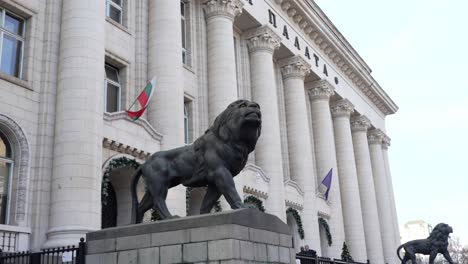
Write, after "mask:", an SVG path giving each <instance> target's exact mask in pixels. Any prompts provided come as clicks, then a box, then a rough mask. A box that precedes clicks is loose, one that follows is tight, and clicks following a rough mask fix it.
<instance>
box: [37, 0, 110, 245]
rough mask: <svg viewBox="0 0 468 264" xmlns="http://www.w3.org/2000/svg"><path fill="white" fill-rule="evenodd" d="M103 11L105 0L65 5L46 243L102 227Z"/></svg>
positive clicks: (60, 241)
mask: <svg viewBox="0 0 468 264" xmlns="http://www.w3.org/2000/svg"><path fill="white" fill-rule="evenodd" d="M104 14H105V5H104V1H95V0H82V1H64V2H63V3H62V21H61V35H60V54H59V67H58V68H59V69H60V71H59V73H58V85H57V95H56V96H57V98H56V99H57V100H56V116H55V137H54V156H53V157H54V161H53V172H52V183H51V192H52V193H51V201H50V218H49V228H50V229H49V230H48V232H47V242H46V244H45V247H57V246H64V245H72V244H76V243H77V242H78V241H79V239H80V237H82V236H84V234H85V233H87V232H89V231H93V230H97V229H99V228H100V227H101V226H100V225H101V165H102V164H101V163H102V162H101V159H102V126H103V119H102V118H103V117H102V116H103V110H104V108H103V93H102V85H103V76H104V37H105V30H104V26H105V22H104V21H105V17H104ZM83 21H86V22H83ZM77 43H87V45H77Z"/></svg>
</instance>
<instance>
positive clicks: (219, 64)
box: [0, 0, 400, 263]
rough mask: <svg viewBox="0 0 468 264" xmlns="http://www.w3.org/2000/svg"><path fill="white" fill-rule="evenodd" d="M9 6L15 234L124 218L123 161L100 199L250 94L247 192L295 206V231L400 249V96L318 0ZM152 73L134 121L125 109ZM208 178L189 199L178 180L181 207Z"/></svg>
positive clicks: (62, 240) (4, 105)
mask: <svg viewBox="0 0 468 264" xmlns="http://www.w3.org/2000/svg"><path fill="white" fill-rule="evenodd" d="M0 10H1V22H0V41H1V43H2V45H1V47H0V48H1V52H0V54H1V56H0V136H1V143H0V173H1V174H0V176H1V181H2V188H1V189H2V190H1V191H2V200H1V218H2V219H0V220H1V221H2V222H1V225H0V230H1V231H0V233H1V232H3V234H4V236H3V237H6V236H9V237H10V240H8V241H10V242H7V239H5V238H3V239H0V240H1V241H0V242H2V243H3V248H4V250H7V251H8V250H9V251H13V250H27V249H39V248H43V247H55V246H63V245H69V244H74V243H76V242H77V241H78V240H79V238H80V237H81V236H83V235H84V234H85V233H86V232H88V231H91V230H97V229H100V228H101V227H102V217H114V218H115V219H113V220H114V222H115V224H116V225H124V224H128V221H129V215H128V212H129V210H130V209H129V208H130V207H129V206H130V203H129V201H130V200H129V199H130V198H129V194H128V187H129V174H130V173H131V170H130V169H129V168H122V169H119V170H115V171H113V172H112V173H111V175H110V183H111V185H112V189H113V191H112V193H113V194H112V195H113V196H114V198H115V199H114V200H116V201H117V202H116V203H115V204H116V205H115V206H116V208H114V210H115V213H114V215H111V216H109V215H105V216H103V215H102V211H103V207H105V206H107V205H105V206H104V205H102V202H101V192H102V190H101V183H102V179H103V175H104V173H105V172H106V170H107V168H108V167H109V166H110V164H112V161H113V160H116V159H118V158H121V157H126V158H127V159H136V161H137V162H140V163H141V162H143V161H144V160H145V159H146V158H147V157H148V155H150V153H154V152H156V151H159V150H166V149H169V148H173V147H177V146H181V145H183V144H190V142H191V141H192V140H193V139H195V138H197V137H198V136H200V135H201V134H202V133H204V131H205V129H206V128H207V127H208V126H209V125H210V123H211V122H212V121H213V119H214V118H215V117H216V116H217V115H218V114H219V113H220V112H221V111H222V110H223V109H224V108H225V107H226V106H227V105H228V104H229V103H230V102H232V101H234V100H236V99H238V98H246V99H251V100H255V101H256V102H258V103H259V104H260V105H261V108H262V112H263V129H262V131H263V132H262V136H261V138H260V140H259V142H258V145H257V148H256V150H255V152H254V153H253V154H252V155H251V156H250V157H249V163H248V165H247V166H246V168H245V169H244V170H243V171H242V172H241V174H240V175H239V176H237V177H236V184H237V189H238V191H239V192H240V193H241V194H242V196H243V197H244V198H246V197H247V196H253V197H255V198H256V199H257V201H258V200H260V201H261V202H262V203H263V205H264V207H265V209H266V212H268V213H271V214H274V215H277V216H278V217H279V218H280V219H282V220H283V221H285V222H287V223H288V225H290V227H291V230H292V231H293V232H294V233H295V239H294V240H295V245H296V247H299V246H301V245H305V244H308V245H310V247H311V248H313V249H315V250H317V252H318V253H319V254H320V255H322V256H328V257H334V258H339V257H340V253H341V247H342V244H343V242H345V241H346V243H347V244H348V247H349V249H350V252H351V254H352V256H353V257H354V259H356V260H358V261H365V260H367V259H369V260H370V261H371V263H394V250H395V248H396V246H397V244H398V241H399V237H400V236H399V231H398V223H397V216H396V210H395V202H394V197H393V189H392V181H391V175H390V166H389V162H388V154H387V151H388V146H389V145H390V139H389V137H388V136H387V134H386V131H385V117H386V116H387V115H390V114H394V113H395V112H396V111H397V106H396V105H395V103H394V102H393V101H392V100H391V99H390V98H389V96H388V95H387V94H386V93H385V92H384V90H383V89H382V88H381V87H380V86H379V84H378V83H377V82H376V80H374V79H373V77H372V76H371V69H370V68H369V66H368V65H367V64H366V63H365V62H364V61H363V60H362V58H360V57H359V55H358V54H357V53H356V51H354V49H353V48H352V47H351V45H350V44H349V43H348V42H347V41H346V39H345V38H344V37H343V36H342V35H341V34H340V33H339V31H338V30H337V29H336V28H335V27H334V25H333V24H332V23H331V21H330V20H329V19H328V18H327V17H326V15H325V14H324V13H323V12H322V11H321V10H320V8H319V7H318V6H317V5H316V4H315V3H314V2H313V1H312V0H305V1H304V0H183V1H182V2H181V1H178V0H171V1H167V0H142V1H130V0H81V1H61V0H5V1H1V3H0ZM154 75H156V76H157V78H158V79H157V87H156V92H155V96H154V97H153V98H152V102H151V103H150V106H149V109H148V110H147V111H146V113H145V115H144V116H143V117H142V118H141V119H139V120H138V121H135V122H133V121H131V120H130V119H129V118H127V116H126V113H125V112H124V110H125V109H127V108H128V107H129V106H130V105H131V104H132V102H133V100H134V99H135V98H136V96H137V95H138V93H139V92H140V91H141V89H142V88H143V87H144V86H145V84H146V83H147V81H148V80H149V79H151V77H152V76H154ZM330 170H332V175H333V178H332V184H331V190H330V192H329V197H328V199H325V198H324V195H323V186H321V182H322V180H323V178H324V177H325V175H327V173H328V172H329V171H330ZM203 191H204V190H203V189H200V190H196V189H195V190H192V191H191V192H190V193H191V195H190V197H189V198H190V199H189V200H187V199H186V198H187V195H186V194H187V191H186V189H185V188H184V187H182V186H181V187H176V188H173V189H171V191H170V193H169V195H168V199H167V201H168V205H169V207H170V209H171V211H172V213H174V214H178V215H186V214H187V213H188V214H194V213H196V209H197V206H198V207H199V204H200V199H201V195H202V194H203ZM221 207H222V208H223V209H224V210H227V209H228V206H227V204H226V203H225V202H224V201H221ZM287 210H288V212H289V213H286V211H287ZM292 211H295V212H297V214H293V213H291V212H292ZM293 215H296V216H297V215H299V216H300V218H301V220H302V225H298V223H297V220H298V219H296V218H295V217H293ZM324 223H327V224H324ZM325 226H328V227H329V233H330V234H331V237H332V240H333V243H332V244H331V245H329V244H328V240H327V231H326V228H325ZM301 228H302V229H303V232H304V238H303V239H301V236H300V235H299V233H300V232H301ZM0 237H1V236H0ZM11 241H13V242H11Z"/></svg>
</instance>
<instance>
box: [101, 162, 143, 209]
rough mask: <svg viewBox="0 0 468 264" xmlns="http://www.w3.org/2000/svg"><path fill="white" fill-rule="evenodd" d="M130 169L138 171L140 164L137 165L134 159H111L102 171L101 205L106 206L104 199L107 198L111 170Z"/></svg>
mask: <svg viewBox="0 0 468 264" xmlns="http://www.w3.org/2000/svg"><path fill="white" fill-rule="evenodd" d="M128 166H130V167H132V168H134V169H138V167H140V163H138V162H137V161H136V160H134V159H129V158H127V157H119V158H116V159H113V160H111V161H110V162H109V165H107V168H106V170H105V171H104V175H103V176H102V185H101V201H102V203H103V205H107V202H106V198H107V197H108V196H109V192H108V189H109V183H110V175H111V173H112V171H113V170H115V169H120V168H124V167H128Z"/></svg>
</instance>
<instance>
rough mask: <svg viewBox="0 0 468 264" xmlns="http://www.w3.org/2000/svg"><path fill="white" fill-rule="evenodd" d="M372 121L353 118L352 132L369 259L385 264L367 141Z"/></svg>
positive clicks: (378, 263)
mask: <svg viewBox="0 0 468 264" xmlns="http://www.w3.org/2000/svg"><path fill="white" fill-rule="evenodd" d="M369 127H370V121H369V119H367V117H365V116H362V115H361V116H353V117H352V118H351V132H352V137H353V147H354V155H355V159H356V171H357V175H358V182H359V194H360V198H361V207H362V220H363V223H364V234H365V236H366V248H367V258H368V259H369V260H370V263H376V264H383V263H384V258H383V249H382V239H381V237H380V224H379V214H378V212H377V201H376V198H375V188H374V178H373V176H372V166H371V160H370V154H369V144H368V141H367V130H368V129H369Z"/></svg>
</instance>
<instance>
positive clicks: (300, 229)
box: [286, 207, 305, 239]
mask: <svg viewBox="0 0 468 264" xmlns="http://www.w3.org/2000/svg"><path fill="white" fill-rule="evenodd" d="M286 214H291V215H292V216H293V217H294V220H295V221H296V224H297V232H298V233H299V237H300V238H301V239H304V237H305V235H304V227H303V226H302V218H301V215H299V212H298V211H297V210H296V209H293V208H291V207H289V208H288V210H286Z"/></svg>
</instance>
